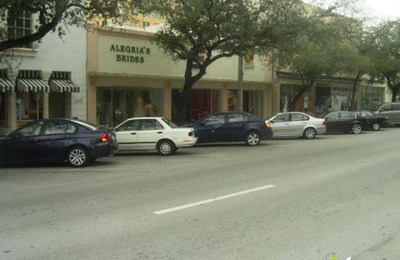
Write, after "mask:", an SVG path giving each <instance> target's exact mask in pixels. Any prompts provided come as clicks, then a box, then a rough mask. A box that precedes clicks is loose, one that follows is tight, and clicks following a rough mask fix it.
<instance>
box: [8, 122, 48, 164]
mask: <svg viewBox="0 0 400 260" xmlns="http://www.w3.org/2000/svg"><path fill="white" fill-rule="evenodd" d="M42 127H43V122H42V121H38V122H36V123H33V124H29V125H27V126H25V127H22V128H20V129H19V130H17V131H15V132H13V133H11V134H10V135H9V136H8V137H7V138H6V140H4V141H3V142H2V143H1V145H2V151H3V152H2V154H1V155H2V156H4V157H3V160H4V158H7V160H4V161H5V162H9V163H24V162H32V161H36V160H40V159H41V157H42V154H41V153H40V149H39V145H38V139H39V135H40V133H41V131H42Z"/></svg>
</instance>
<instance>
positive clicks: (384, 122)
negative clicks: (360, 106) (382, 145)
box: [354, 110, 389, 131]
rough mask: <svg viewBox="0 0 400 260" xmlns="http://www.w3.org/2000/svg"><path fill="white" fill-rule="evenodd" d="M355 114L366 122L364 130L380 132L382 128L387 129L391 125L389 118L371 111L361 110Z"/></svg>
mask: <svg viewBox="0 0 400 260" xmlns="http://www.w3.org/2000/svg"><path fill="white" fill-rule="evenodd" d="M354 112H355V113H356V114H357V115H358V116H359V117H360V118H362V119H363V120H364V123H365V124H364V126H365V129H364V130H374V131H379V130H380V129H381V128H382V127H387V126H388V125H389V121H388V119H387V117H385V116H382V115H380V114H377V113H375V112H372V111H369V110H360V111H354Z"/></svg>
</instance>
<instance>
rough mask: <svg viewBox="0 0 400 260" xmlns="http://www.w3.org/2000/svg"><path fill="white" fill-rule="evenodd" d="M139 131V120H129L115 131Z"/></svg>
mask: <svg viewBox="0 0 400 260" xmlns="http://www.w3.org/2000/svg"><path fill="white" fill-rule="evenodd" d="M139 129H140V120H129V121H126V122H125V123H123V124H122V125H120V126H119V127H118V128H117V131H137V130H139Z"/></svg>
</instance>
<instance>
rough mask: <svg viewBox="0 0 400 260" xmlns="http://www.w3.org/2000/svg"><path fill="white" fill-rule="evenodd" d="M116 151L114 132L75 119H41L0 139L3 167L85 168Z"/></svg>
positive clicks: (0, 154) (116, 144) (0, 156)
mask: <svg viewBox="0 0 400 260" xmlns="http://www.w3.org/2000/svg"><path fill="white" fill-rule="evenodd" d="M117 151H118V143H117V140H116V138H115V134H114V133H113V132H110V131H109V130H107V129H103V128H100V127H98V126H96V125H92V124H90V123H87V122H83V121H79V120H72V119H40V120H37V121H34V122H31V123H29V124H27V125H24V126H22V127H21V128H19V129H17V130H15V131H13V132H11V133H10V134H8V135H6V136H2V137H0V164H21V163H30V162H67V163H68V164H69V165H71V166H74V167H82V166H85V165H87V164H88V163H89V162H90V161H94V160H96V159H97V158H100V157H105V156H110V155H112V154H114V153H116V152H117Z"/></svg>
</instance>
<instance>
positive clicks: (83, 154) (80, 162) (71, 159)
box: [67, 146, 90, 167]
mask: <svg viewBox="0 0 400 260" xmlns="http://www.w3.org/2000/svg"><path fill="white" fill-rule="evenodd" d="M67 161H68V164H69V165H71V166H73V167H83V166H86V165H87V164H88V163H89V161H90V156H89V153H88V151H87V150H86V149H85V148H83V147H79V146H76V147H72V148H71V149H70V150H69V151H68V154H67Z"/></svg>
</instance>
